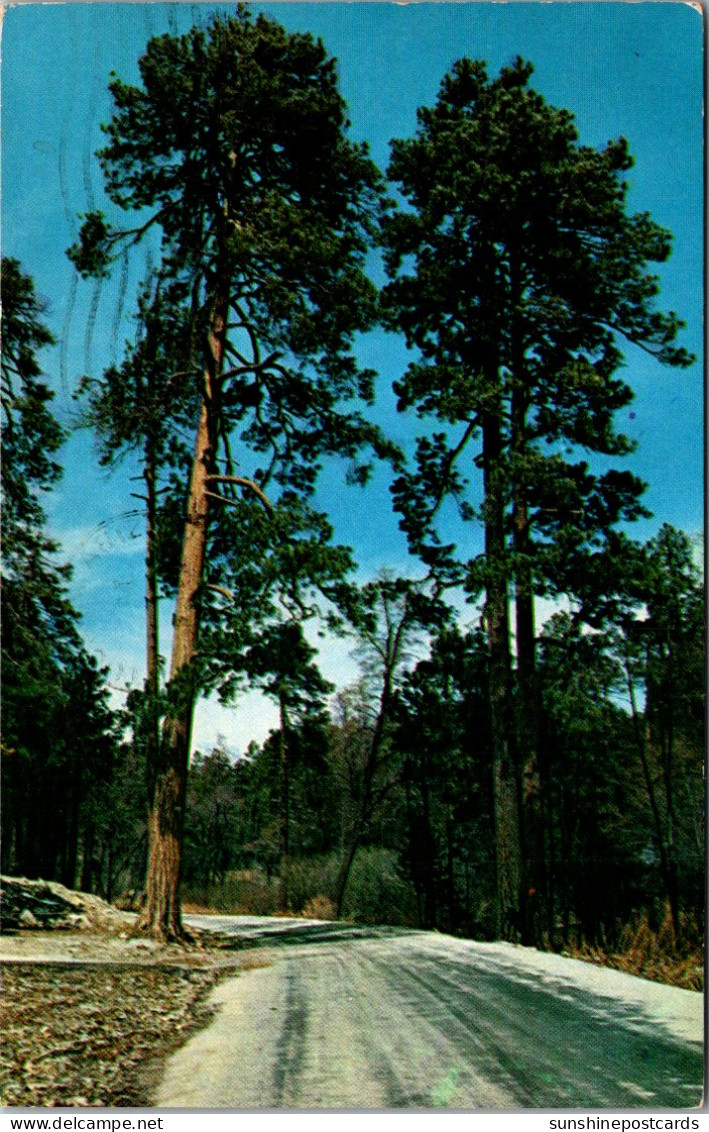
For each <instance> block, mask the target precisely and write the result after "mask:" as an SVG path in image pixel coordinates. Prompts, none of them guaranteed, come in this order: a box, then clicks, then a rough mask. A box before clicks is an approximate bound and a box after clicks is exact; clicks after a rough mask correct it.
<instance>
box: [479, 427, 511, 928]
mask: <svg viewBox="0 0 709 1132" xmlns="http://www.w3.org/2000/svg"><path fill="white" fill-rule="evenodd" d="M501 431H502V430H501V422H500V412H499V411H498V412H495V410H494V408H493V410H492V411H490V410H488V411H487V412H486V413H485V414H484V416H483V422H482V434H483V466H484V472H483V476H484V491H485V503H484V517H485V557H486V571H487V577H486V583H485V590H486V593H485V626H486V632H487V641H488V651H489V664H490V730H491V746H492V788H493V803H494V820H495V863H496V871H497V886H496V888H497V891H496V910H495V926H496V933H497V935H498V936H503V937H509V938H517V936H518V934H519V930H520V880H521V852H520V829H519V804H518V790H517V775H516V771H515V763H514V757H513V749H512V743H513V737H512V736H513V727H514V724H513V720H514V713H513V711H512V710H511V709H512V697H511V694H510V692H511V687H510V617H509V595H508V578H507V564H506V561H505V532H504V493H503V486H502V475H503V472H502V467H501V458H502V435H501Z"/></svg>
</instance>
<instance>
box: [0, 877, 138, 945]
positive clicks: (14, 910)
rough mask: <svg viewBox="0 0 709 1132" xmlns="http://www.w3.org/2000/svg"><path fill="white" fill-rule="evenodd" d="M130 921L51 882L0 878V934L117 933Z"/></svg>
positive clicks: (88, 897) (96, 899)
mask: <svg viewBox="0 0 709 1132" xmlns="http://www.w3.org/2000/svg"><path fill="white" fill-rule="evenodd" d="M132 920H133V917H132V916H129V915H128V914H127V913H125V912H119V911H118V909H116V908H112V907H111V905H110V904H107V903H106V902H105V901H104V900H101V898H100V897H98V896H91V895H89V894H88V893H85V892H81V893H78V892H72V891H71V889H68V888H65V887H64V885H62V884H57V883H56V882H55V881H43V880H27V879H25V878H24V877H6V876H0V934H3V935H11V934H15V933H16V932H18V931H21V930H23V929H24V930H33V929H34V930H37V929H43V930H45V931H51V930H53V929H56V928H60V929H62V928H63V929H66V930H72V929H74V930H76V929H77V928H80V929H84V930H100V931H120V930H122V929H125V928H126V926H127V925H130V924H131V923H132Z"/></svg>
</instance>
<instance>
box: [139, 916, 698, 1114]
mask: <svg viewBox="0 0 709 1132" xmlns="http://www.w3.org/2000/svg"><path fill="white" fill-rule="evenodd" d="M194 922H195V923H199V924H200V925H202V926H207V925H209V924H213V926H214V927H218V928H219V929H220V930H222V931H233V932H235V933H238V934H239V935H240V936H242V937H244V938H247V939H249V940H250V941H251V942H252V943H254V944H258V945H259V950H258V951H256V952H253V953H252V954H253V959H254V962H255V963H256V964H263V965H262V966H258V965H257V966H254V968H253V969H252V970H249V971H246V972H244V973H242V974H241V975H240V976H239V977H238V978H233V979H228V980H226V981H225V982H223V983H221V984H220V986H219V987H217V988H216V989H215V991H214V992H213V1001H215V1002H218V1003H219V1004H220V1007H221V1008H220V1010H219V1013H218V1016H217V1018H216V1019H215V1021H214V1022H213V1023H212V1024H211V1025H210V1026H209V1027H208V1028H207V1029H206V1030H204V1031H202V1032H201V1033H200V1034H198V1035H197V1036H196V1037H195V1038H193V1039H192V1040H190V1041H189V1042H188V1043H187V1045H186V1046H184V1047H183V1049H182V1050H180V1051H179V1052H178V1053H177V1054H175V1055H174V1056H173V1057H171V1058H170V1060H169V1061H168V1062H167V1064H166V1071H165V1075H164V1078H163V1081H162V1084H161V1086H160V1088H159V1090H158V1092H157V1093H156V1095H155V1097H154V1101H153V1103H154V1104H155V1105H156V1106H158V1107H164V1108H217V1109H224V1108H231V1109H279V1108H291V1109H292V1108H315V1109H318V1108H319V1109H330V1108H377V1109H382V1108H384V1109H415V1108H428V1109H430V1108H436V1107H450V1108H457V1109H468V1108H542V1109H544V1108H558V1107H590V1108H611V1107H612V1108H652V1109H656V1108H659V1107H672V1108H680V1107H688V1106H694V1105H697V1104H698V1103H699V1102H700V1099H701V1090H702V1052H701V1048H702V1047H701V1041H702V996H701V995H700V994H698V993H696V992H692V991H682V990H677V989H676V988H673V987H664V986H659V985H658V984H654V983H648V982H646V981H645V980H642V979H636V978H633V977H632V976H629V975H624V974H622V973H621V972H617V971H610V970H607V969H599V968H596V967H593V966H591V965H589V964H585V963H580V962H578V961H575V960H571V959H564V958H562V957H560V956H554V955H542V954H541V953H539V952H535V951H532V950H531V949H527V948H515V947H512V946H511V945H507V944H479V943H474V942H471V941H463V940H456V939H452V938H450V937H446V936H440V935H436V934H433V933H426V932H413V931H411V932H406V931H398V930H395V929H383V928H371V929H370V928H358V927H355V926H348V925H341V924H323V923H319V924H318V923H313V922H312V921H311V922H307V921H296V920H281V921H279V920H275V921H274V920H265V919H264V920H261V919H259V918H256V917H250V918H245V917H224V918H219V919H206V918H201V917H196V918H195V919H194Z"/></svg>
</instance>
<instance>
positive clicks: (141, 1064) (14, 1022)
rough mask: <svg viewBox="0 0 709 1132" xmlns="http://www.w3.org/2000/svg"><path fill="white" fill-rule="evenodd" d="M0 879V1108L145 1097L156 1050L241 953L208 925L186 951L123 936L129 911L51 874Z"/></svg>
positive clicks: (193, 1020) (204, 1012) (183, 1025)
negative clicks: (49, 879) (44, 878)
mask: <svg viewBox="0 0 709 1132" xmlns="http://www.w3.org/2000/svg"><path fill="white" fill-rule="evenodd" d="M0 887H1V889H2V896H3V916H2V926H3V931H2V934H0V974H1V976H2V999H1V1001H0V1031H1V1032H2V1035H3V1041H2V1043H1V1044H0V1105H3V1106H10V1107H48V1108H49V1107H57V1106H61V1107H83V1106H96V1105H99V1106H133V1107H143V1106H145V1105H147V1104H148V1097H149V1094H150V1091H151V1089H152V1086H153V1084H154V1080H155V1077H156V1074H157V1072H158V1069H159V1065H160V1061H161V1059H162V1058H164V1057H165V1056H166V1055H167V1054H168V1053H170V1052H172V1051H173V1050H175V1049H177V1048H178V1047H179V1046H180V1045H182V1043H183V1042H184V1041H185V1040H186V1039H187V1037H188V1035H189V1034H190V1033H192V1032H194V1031H195V1030H197V1029H199V1028H200V1027H201V1026H203V1025H205V1024H206V1023H207V1022H208V1021H209V1019H210V1018H211V1017H212V1016H213V1008H210V1007H209V1006H207V1005H206V1004H205V1002H204V999H205V997H206V995H207V992H208V991H209V990H210V989H211V988H212V987H213V986H214V984H215V982H216V981H217V980H218V978H219V976H220V973H222V972H225V971H230V972H231V973H234V968H236V969H237V970H238V968H239V967H241V966H243V965H245V962H246V957H239V956H238V955H237V954H235V953H234V952H233V951H231V952H229V951H227V950H225V949H224V941H223V940H220V938H219V937H215V938H214V939H213V940H212V938H211V936H210V935H209V934H208V933H203V934H201V935H198V936H197V938H196V939H195V942H194V943H193V945H192V946H190V947H188V948H182V947H176V946H174V945H173V946H163V945H160V944H156V943H154V942H152V941H150V940H144V939H132V938H131V936H130V931H131V928H132V926H133V923H134V920H135V917H134V915H132V914H131V913H128V912H121V911H119V910H118V909H115V908H113V907H112V906H110V905H108V904H106V903H104V901H102V900H100V899H99V898H98V897H95V896H87V895H85V894H84V893H73V892H70V891H69V890H68V889H65V888H63V887H62V886H61V885H57V884H54V883H52V884H43V883H42V882H30V881H24V880H17V879H16V878H0ZM232 942H233V941H232Z"/></svg>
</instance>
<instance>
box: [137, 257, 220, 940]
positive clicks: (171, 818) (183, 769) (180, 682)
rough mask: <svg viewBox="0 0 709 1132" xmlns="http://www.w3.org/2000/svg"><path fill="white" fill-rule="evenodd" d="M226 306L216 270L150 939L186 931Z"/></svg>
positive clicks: (158, 782)
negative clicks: (186, 835) (191, 782)
mask: <svg viewBox="0 0 709 1132" xmlns="http://www.w3.org/2000/svg"><path fill="white" fill-rule="evenodd" d="M228 307H229V296H228V288H227V280H225V279H224V278H222V288H221V291H220V293H219V294H218V296H217V299H216V301H215V305H214V310H213V314H212V319H211V326H210V332H209V349H208V356H207V365H206V367H205V372H204V396H203V401H202V407H201V410H200V418H199V425H198V429H197V439H196V444H195V454H194V460H193V464H192V477H191V482H190V494H189V502H188V507H187V516H186V522H185V535H184V540H183V545H182V562H181V566H180V577H179V586H178V591H177V602H176V606H175V617H174V622H173V643H172V656H171V660H170V683H169V687H168V708H167V714H166V716H165V720H164V723H163V731H162V737H161V742H160V750H159V755H158V767H157V773H156V777H155V788H154V796H153V802H152V807H151V811H150V815H149V822H148V834H149V849H148V873H147V877H146V885H145V904H144V906H143V910H142V912H141V915H140V917H139V920H138V924H137V926H136V931H138V932H140V933H142V934H147V935H150V936H152V937H153V938H156V939H172V940H181V939H183V938H184V936H185V933H184V929H183V926H182V916H181V910H180V896H179V889H180V878H181V871H182V837H183V828H184V816H185V803H186V798H187V770H188V765H189V754H190V740H191V734H192V718H193V714H194V702H195V694H196V689H195V682H194V671H193V663H194V659H195V656H196V652H197V643H198V637H199V590H200V587H201V584H202V578H203V575H204V565H205V559H206V551H207V532H208V523H209V495H208V484H209V476H210V475H211V474H213V472H214V467H215V457H216V443H217V425H218V415H219V407H218V394H219V375H220V374H221V372H222V369H223V364H224V343H225V335H226V326H227V313H228Z"/></svg>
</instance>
